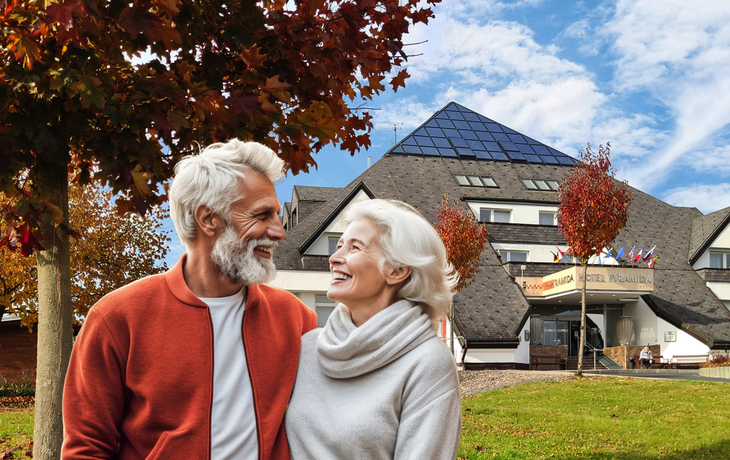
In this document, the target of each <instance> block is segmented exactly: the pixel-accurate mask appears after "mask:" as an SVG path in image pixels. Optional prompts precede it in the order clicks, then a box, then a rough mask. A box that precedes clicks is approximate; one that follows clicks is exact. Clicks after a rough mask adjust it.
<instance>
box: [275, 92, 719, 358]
mask: <svg viewBox="0 0 730 460" xmlns="http://www.w3.org/2000/svg"><path fill="white" fill-rule="evenodd" d="M450 107H451V108H453V107H455V108H456V109H458V110H457V111H458V113H460V114H461V115H462V116H464V120H463V121H465V122H473V121H471V120H469V118H474V116H473V115H469V116H467V114H468V113H472V114H474V115H476V116H477V118H478V119H479V120H478V122H479V123H482V124H484V125H485V126H486V125H487V123H488V122H489V123H492V121H491V120H488V119H486V118H485V117H482V116H481V115H478V114H475V113H474V112H471V111H469V110H468V109H465V108H463V107H462V106H459V105H457V104H453V105H452V104H449V105H448V106H447V107H446V108H445V109H443V110H442V111H440V112H439V113H446V115H447V116H455V115H453V114H451V112H454V111H453V110H451V109H450ZM439 113H437V114H436V115H438V114H439ZM455 113H456V112H455ZM436 115H435V116H434V117H432V118H431V119H430V120H429V122H431V121H434V120H442V119H443V118H437V116H436ZM449 120H452V121H456V120H453V119H452V118H449ZM485 120H488V122H487V121H485ZM429 122H427V123H425V124H424V125H423V126H422V127H421V128H418V129H417V130H416V131H415V132H414V133H412V134H411V135H409V136H407V137H406V139H409V138H412V137H414V136H416V135H418V133H419V132H420V130H421V129H423V128H424V127H426V128H428V127H429V126H427V125H428V124H429ZM454 126H457V124H456V123H454ZM499 126H500V127H501V129H502V130H503V132H507V133H508V134H511V135H513V136H516V135H519V133H515V132H514V131H512V130H510V131H504V130H505V129H508V128H505V127H502V125H499ZM489 128H490V129H491V128H492V127H491V125H489ZM457 129H458V126H457ZM470 129H471V130H472V131H473V132H477V130H476V128H475V127H474V126H471V125H470ZM442 132H443V129H442ZM479 132H481V131H479ZM425 134H427V135H430V134H429V132H428V130H427V131H426V132H425ZM436 134H438V133H436ZM520 136H521V135H520ZM431 137H432V138H433V139H435V138H436V136H431ZM522 137H523V138H524V139H525V140H527V141H528V144H527V145H537V144H533V143H534V142H535V141H533V140H531V139H529V138H526V137H524V136H522ZM406 139H404V142H405V140H406ZM446 139H448V140H449V142H452V140H453V139H452V138H446ZM516 140H518V139H517V138H513V143H514V144H515V145H518V144H519V143H517V142H514V141H516ZM399 145H408V144H403V143H401V144H397V145H396V146H395V147H394V148H393V149H391V151H390V152H389V153H387V154H385V155H384V156H383V158H382V159H381V160H379V161H378V162H376V163H375V164H374V165H373V166H372V167H371V168H369V169H367V170H366V171H365V172H363V173H362V174H361V175H360V176H359V177H357V178H356V179H355V180H354V181H353V182H352V183H350V184H349V185H348V186H346V187H344V188H343V189H341V190H339V191H336V192H334V194H333V196H332V198H331V199H330V200H328V201H327V202H326V203H324V204H322V205H321V206H320V207H318V208H317V209H316V210H314V211H313V212H312V214H311V215H309V216H308V218H307V219H306V220H304V221H303V222H301V223H300V224H299V225H298V226H296V227H295V228H294V229H292V231H291V232H289V234H288V235H287V238H286V239H285V240H284V241H283V242H281V243H280V247H279V249H277V251H276V252H275V261H276V265H277V267H278V268H279V269H281V270H304V269H305V266H304V264H303V262H302V254H301V253H300V251H299V248H300V246H301V245H302V244H303V243H304V242H305V241H307V240H308V239H310V238H312V236H313V234H314V233H316V231H317V230H318V229H321V226H322V223H323V222H325V221H326V220H327V219H328V218H331V217H333V213H336V212H337V211H338V210H339V209H342V205H343V203H344V202H345V201H346V200H347V198H348V197H350V196H351V193H352V191H353V190H354V189H355V188H356V187H366V188H367V189H368V190H369V191H370V192H371V193H372V195H373V196H375V197H376V198H389V199H397V200H402V201H405V202H407V203H409V204H411V205H412V206H414V207H415V208H416V209H418V210H419V211H420V212H421V213H422V214H423V215H424V217H426V219H428V220H429V221H431V222H433V223H435V222H436V220H437V218H436V208H437V207H438V205H439V203H441V201H442V200H443V197H444V194H445V193H447V194H448V195H449V197H450V200H454V199H466V198H468V199H470V200H504V201H510V202H515V201H517V202H519V201H523V202H532V203H534V202H543V203H550V204H557V203H558V198H557V194H556V193H555V192H553V191H537V190H528V189H526V188H525V187H524V185H523V183H522V182H521V181H520V179H521V178H539V179H552V180H557V181H562V179H563V177H564V175H565V174H566V173H567V172H568V171H570V169H571V165H572V164H573V160H572V158H570V157H568V156H567V155H564V154H561V153H560V152H558V151H556V150H554V149H550V150H548V151H549V152H550V154H551V155H553V157H554V158H562V157H560V155H564V156H565V157H567V158H568V159H570V161H567V160H566V159H563V160H557V161H558V163H559V164H552V163H550V162H548V161H545V159H544V158H542V157H541V159H540V161H533V160H535V159H533V158H528V159H527V161H525V160H523V159H517V158H515V159H511V158H510V159H508V160H507V161H495V160H492V159H485V158H481V157H477V156H476V155H474V156H468V155H465V154H463V152H462V153H459V152H460V151H458V150H456V148H454V151H456V152H457V154H456V155H454V156H449V155H445V154H444V153H443V152H441V151H439V152H440V153H439V155H431V154H424V153H423V152H424V150H421V153H419V154H415V153H414V154H411V153H409V154H403V153H398V152H397V151H396V150H397V148H396V147H398V146H399ZM454 174H465V175H469V174H473V175H478V176H490V177H492V178H493V179H494V180H495V181H496V183H497V185H498V187H497V188H486V187H464V186H460V185H459V184H458V183H457V182H456V180H455V179H454V176H453V175H454ZM631 190H632V192H633V201H632V203H631V207H630V211H629V220H628V223H627V226H626V228H624V229H623V230H622V231H621V232H620V233H619V235H618V237H617V238H616V244H617V245H618V247H620V245H621V244H624V243H625V244H626V246H627V247H626V249H625V254H626V253H628V251H629V250H630V249H631V246H634V245H635V246H636V250H637V251H638V250H639V249H640V248H641V247H642V246H645V247H646V250H648V249H650V248H651V247H652V246H654V245H656V249H655V255H658V257H659V258H658V261H657V269H656V271H655V291H654V293H653V294H652V295H650V296H644V298H645V299H647V303H649V305H650V306H651V308H653V309H654V310H655V311H656V313H657V314H658V315H659V316H660V317H662V318H664V319H666V320H667V321H670V322H672V323H673V324H675V325H677V326H678V327H682V328H684V329H685V330H687V331H691V333H693V334H695V336H696V337H698V338H700V339H701V340H702V341H704V342H705V343H707V344H708V345H712V344H720V343H730V312H729V311H728V310H727V308H725V307H724V306H723V304H722V303H721V302H720V301H719V300H718V299H717V297H715V295H714V294H713V293H712V291H710V289H709V288H708V287H707V286H706V285H705V284H704V282H703V281H702V279H701V278H700V277H699V275H697V273H696V272H695V271H694V270H693V269H692V267H691V266H690V265H689V264H688V263H687V255H688V254H689V252H690V245H691V243H690V234H691V230H692V228H693V221H694V220H696V219H697V218H699V217H702V215H701V213H700V212H699V211H698V210H697V209H694V208H679V207H674V206H671V205H669V204H667V203H664V202H662V201H660V200H658V199H656V198H654V197H652V196H650V195H648V194H646V193H643V192H641V191H639V190H636V189H631ZM715 217H717V216H715ZM715 217H713V218H715ZM515 229H516V230H519V231H520V232H523V233H525V231H526V230H525V229H522V228H518V226H515ZM547 231H548V232H549V238H547V239H548V240H550V242H551V244H555V243H557V242H558V241H559V239H560V238H559V236H558V235H557V234H556V233H555V229H552V228H551V229H548V230H547ZM508 233H509V228H501V229H499V231H498V232H495V236H498V234H501V235H503V236H502V237H500V238H504V239H506V240H508V239H509V238H516V237H517V236H513V237H509V238H508V237H505V236H504V235H507V234H508ZM524 237H525V238H528V239H530V238H532V237H531V236H529V235H527V233H525V235H524ZM520 238H522V237H520ZM314 265H316V264H314ZM320 265H321V264H320ZM480 266H481V271H480V272H479V273H478V274H477V275H476V279H475V281H474V282H473V283H472V285H471V286H469V287H467V288H466V289H464V290H463V291H461V292H459V293H457V294H456V296H455V297H454V314H455V323H456V326H457V328H458V329H459V331H460V333H461V334H462V335H463V336H464V337H465V338H466V339H467V340H468V341H469V342H472V343H473V342H484V343H486V342H494V343H504V344H507V343H508V342H514V344H516V339H517V334H519V330H520V328H521V326H522V325H523V324H524V321H525V320H526V318H527V312H528V311H529V304H528V302H527V300H526V299H525V297H524V295H523V294H522V292H521V290H520V289H519V286H517V284H516V283H515V282H514V279H513V278H512V277H511V276H510V275H508V274H507V273H506V271H505V270H504V269H503V268H502V265H501V264H500V263H499V261H498V259H497V257H496V254H495V253H494V250H493V249H492V247H491V246H490V247H489V248H488V249H487V250H485V252H484V253H483V254H482V260H481V265H480ZM556 271H557V269H556Z"/></svg>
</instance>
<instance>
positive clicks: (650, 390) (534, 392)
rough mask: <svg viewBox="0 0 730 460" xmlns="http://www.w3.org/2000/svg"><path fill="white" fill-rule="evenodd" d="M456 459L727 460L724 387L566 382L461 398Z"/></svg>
mask: <svg viewBox="0 0 730 460" xmlns="http://www.w3.org/2000/svg"><path fill="white" fill-rule="evenodd" d="M462 408H463V411H464V431H463V434H462V438H461V448H460V450H459V458H460V459H487V458H488V459H547V458H550V459H574V458H584V459H618V460H648V459H671V460H680V459H681V460H684V459H728V458H730V384H727V383H714V382H691V381H686V380H685V381H678V380H644V379H619V378H608V377H606V378H595V379H582V380H578V379H571V380H564V381H556V382H540V383H531V384H525V385H519V386H516V387H511V388H506V389H504V390H499V391H489V392H486V393H482V394H479V395H474V396H465V397H464V398H463V402H462Z"/></svg>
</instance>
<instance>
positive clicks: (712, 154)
mask: <svg viewBox="0 0 730 460" xmlns="http://www.w3.org/2000/svg"><path fill="white" fill-rule="evenodd" d="M683 166H684V167H687V168H692V169H694V170H695V171H698V172H701V173H720V174H728V173H730V146H728V145H724V146H722V147H715V148H709V149H706V150H704V151H697V152H694V154H693V155H692V157H691V158H686V159H685V161H683Z"/></svg>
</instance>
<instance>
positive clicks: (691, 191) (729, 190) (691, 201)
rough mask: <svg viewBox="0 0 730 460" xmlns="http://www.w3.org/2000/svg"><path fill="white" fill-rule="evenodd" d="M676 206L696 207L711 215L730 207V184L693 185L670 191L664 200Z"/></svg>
mask: <svg viewBox="0 0 730 460" xmlns="http://www.w3.org/2000/svg"><path fill="white" fill-rule="evenodd" d="M663 200H664V201H666V202H667V203H669V204H671V205H674V206H686V207H696V208H697V209H699V210H700V211H702V213H703V214H709V213H711V212H714V211H717V210H719V209H724V208H726V207H728V206H730V184H718V185H702V184H693V185H689V186H685V187H677V188H674V189H672V190H669V191H668V192H667V193H666V194H665V195H664V198H663Z"/></svg>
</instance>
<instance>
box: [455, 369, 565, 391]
mask: <svg viewBox="0 0 730 460" xmlns="http://www.w3.org/2000/svg"><path fill="white" fill-rule="evenodd" d="M572 376H573V373H572V372H569V371H515V370H498V371H497V370H485V371H459V383H460V384H461V394H462V395H469V394H474V393H481V392H482V391H487V390H496V389H498V388H504V387H510V386H513V385H519V384H521V383H527V382H534V381H538V380H540V381H542V380H563V379H568V378H571V377H572Z"/></svg>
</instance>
